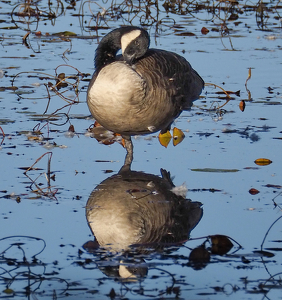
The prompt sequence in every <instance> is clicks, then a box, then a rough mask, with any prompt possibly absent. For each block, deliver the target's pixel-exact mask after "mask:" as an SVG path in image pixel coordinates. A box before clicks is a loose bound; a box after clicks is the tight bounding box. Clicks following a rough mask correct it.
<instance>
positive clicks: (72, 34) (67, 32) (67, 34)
mask: <svg viewBox="0 0 282 300" xmlns="http://www.w3.org/2000/svg"><path fill="white" fill-rule="evenodd" d="M52 35H58V36H77V34H76V33H74V32H71V31H62V32H57V33H53V34H52Z"/></svg>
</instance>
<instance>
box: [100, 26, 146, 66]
mask: <svg viewBox="0 0 282 300" xmlns="http://www.w3.org/2000/svg"><path fill="white" fill-rule="evenodd" d="M132 28H134V27H133V26H125V27H121V28H117V29H115V30H113V31H111V32H110V33H108V34H107V35H105V36H104V37H103V38H102V40H101V42H100V44H99V45H98V47H97V49H96V54H95V59H94V65H95V71H96V72H97V71H99V70H100V69H101V68H102V67H103V66H105V65H107V64H109V63H111V62H113V61H115V58H116V54H117V52H118V51H119V50H120V49H121V36H122V35H123V34H125V33H127V32H129V31H130V30H132ZM135 28H136V29H140V28H139V27H135Z"/></svg>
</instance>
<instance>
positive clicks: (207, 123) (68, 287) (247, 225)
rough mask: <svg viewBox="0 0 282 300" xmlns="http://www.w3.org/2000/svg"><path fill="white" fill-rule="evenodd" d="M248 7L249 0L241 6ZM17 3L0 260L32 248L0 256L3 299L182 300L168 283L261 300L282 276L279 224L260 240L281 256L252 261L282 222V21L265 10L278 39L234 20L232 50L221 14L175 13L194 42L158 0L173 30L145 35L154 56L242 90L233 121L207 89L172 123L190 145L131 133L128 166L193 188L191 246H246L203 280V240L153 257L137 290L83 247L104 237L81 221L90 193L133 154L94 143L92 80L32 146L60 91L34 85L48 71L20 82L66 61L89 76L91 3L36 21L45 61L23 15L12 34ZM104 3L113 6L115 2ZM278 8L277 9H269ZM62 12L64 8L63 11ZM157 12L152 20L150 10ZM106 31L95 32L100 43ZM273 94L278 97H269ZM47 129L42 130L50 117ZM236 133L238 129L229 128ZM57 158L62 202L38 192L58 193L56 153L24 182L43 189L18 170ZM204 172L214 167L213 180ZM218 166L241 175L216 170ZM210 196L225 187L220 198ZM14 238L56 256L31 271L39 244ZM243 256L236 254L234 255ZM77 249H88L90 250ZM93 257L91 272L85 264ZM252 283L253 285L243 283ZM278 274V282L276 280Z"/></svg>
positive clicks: (3, 117) (5, 32) (2, 153)
mask: <svg viewBox="0 0 282 300" xmlns="http://www.w3.org/2000/svg"><path fill="white" fill-rule="evenodd" d="M99 3H100V2H99ZM243 4H244V3H241V2H239V7H241V8H242V9H244V7H243ZM16 5H17V3H13V1H12V2H9V3H7V2H0V7H1V12H0V20H3V22H1V23H0V25H1V26H0V32H1V36H0V41H1V47H0V60H1V63H0V69H1V70H2V71H4V77H3V78H1V79H0V86H1V87H9V86H11V84H12V83H13V85H14V86H17V87H18V90H17V91H11V90H4V91H2V90H1V92H0V126H1V127H2V129H3V131H4V133H5V135H6V136H5V139H4V141H3V142H2V145H1V150H0V164H1V173H0V174H1V175H0V197H1V198H0V212H1V218H0V228H1V234H0V238H2V239H3V238H6V239H5V240H0V253H2V251H4V250H6V249H8V248H9V246H10V245H11V244H13V243H15V242H19V241H20V242H23V243H24V245H23V246H22V247H23V249H24V250H23V251H22V250H19V249H18V248H17V247H15V246H13V247H12V248H11V249H9V250H7V251H6V252H5V253H2V254H1V260H0V261H1V265H0V267H1V271H0V274H1V276H0V297H5V296H7V295H8V294H7V291H6V292H5V289H6V288H7V287H9V288H10V289H12V294H11V296H13V297H14V298H17V299H18V298H27V297H28V296H26V295H25V294H24V291H25V289H24V288H25V287H26V286H27V285H28V284H30V289H31V291H32V293H34V294H33V296H34V297H37V299H51V298H52V297H54V293H55V294H56V296H57V297H58V298H59V297H60V298H62V297H67V296H68V298H69V299H77V298H78V297H79V298H80V299H88V298H89V299H90V298H93V297H98V298H99V299H108V298H109V296H108V295H109V293H110V291H111V289H112V288H113V289H114V290H115V293H116V298H119V299H120V298H121V299H122V298H128V299H148V298H153V297H159V298H161V297H163V298H170V297H175V296H176V294H177V291H178V290H177V289H174V290H173V292H171V294H169V291H170V290H169V287H174V288H175V287H177V288H179V291H180V295H179V297H180V298H182V299H195V298H197V299H226V298H228V299H258V298H259V299H263V297H264V296H263V293H255V292H257V291H259V284H260V283H264V282H266V281H267V280H268V279H269V278H271V276H274V275H275V274H277V273H279V272H280V271H281V251H278V250H277V249H280V250H281V229H280V228H281V221H279V220H278V222H277V223H276V224H275V225H274V226H273V227H272V228H271V229H270V232H269V234H268V235H267V237H266V241H265V243H264V245H263V249H265V250H267V249H268V248H276V250H267V251H270V252H272V253H273V254H275V255H274V256H273V257H271V258H268V257H264V258H261V257H259V256H255V255H254V254H253V251H254V250H259V249H260V247H261V244H262V242H263V239H264V237H265V234H266V232H267V231H268V229H269V228H270V226H271V224H272V223H273V222H275V220H277V219H278V218H279V217H280V216H281V205H282V201H281V195H280V194H279V193H280V191H281V181H282V176H281V165H282V158H281V138H282V136H281V120H280V119H281V71H282V66H281V59H280V57H281V55H280V53H281V46H282V45H281V23H279V22H280V21H279V20H277V18H276V19H275V17H276V16H277V14H276V11H275V10H274V9H272V10H270V11H269V12H268V13H269V15H270V18H269V19H268V23H267V25H268V27H267V28H266V29H268V30H260V28H259V27H258V25H257V24H256V21H255V13H254V12H253V11H251V10H250V11H249V12H246V13H243V14H242V15H239V19H238V21H241V22H242V23H239V24H238V25H235V24H234V23H233V22H231V21H230V22H228V23H227V25H228V27H229V28H230V29H231V31H230V39H231V42H232V46H233V48H234V49H233V50H232V46H231V44H230V40H229V37H228V36H226V37H224V38H223V39H222V38H221V37H220V33H219V32H216V31H212V30H211V29H212V28H219V27H218V26H217V24H219V23H220V22H221V21H220V20H219V19H218V18H217V17H215V16H214V17H213V19H212V14H207V13H205V12H204V10H202V11H203V12H201V10H200V11H199V12H198V13H197V14H196V15H195V14H191V15H190V14H187V15H186V16H185V15H176V14H171V13H170V14H169V16H170V17H171V18H172V19H174V20H175V22H176V24H177V25H181V26H182V27H183V28H182V30H183V31H187V32H192V33H194V34H195V36H185V37H183V36H177V35H175V30H174V29H173V28H172V27H171V25H173V22H172V19H168V20H166V13H165V12H164V8H163V7H162V6H161V5H162V3H159V8H160V10H161V12H160V14H159V16H158V18H160V19H161V18H165V19H164V20H163V24H165V25H162V26H159V27H158V31H157V27H156V25H155V24H153V25H152V26H149V27H148V29H149V32H150V34H151V47H158V48H163V49H166V50H169V51H174V52H176V53H179V54H181V55H183V56H184V57H185V58H186V59H187V60H189V61H190V63H191V64H192V66H193V68H195V69H196V70H197V71H198V72H199V74H200V75H201V76H202V77H203V79H204V80H205V81H206V82H210V83H214V84H216V85H219V86H221V87H223V88H225V89H226V90H229V91H234V92H235V91H238V90H240V91H241V95H240V97H238V96H233V95H232V97H233V99H232V100H230V101H229V103H227V104H226V105H225V106H224V107H223V109H224V110H225V111H224V113H223V114H221V115H217V114H216V113H214V112H209V111H207V109H209V108H210V107H212V106H215V105H217V103H213V102H214V101H219V103H220V105H222V104H223V103H224V101H223V100H219V98H218V95H217V94H215V92H217V91H219V90H218V89H214V88H212V87H206V88H205V90H204V92H203V94H202V96H203V97H202V98H201V99H199V100H198V101H196V102H195V103H194V106H193V107H192V109H191V111H188V112H184V113H182V115H181V116H180V117H179V118H178V119H177V120H176V122H175V124H174V126H176V127H178V128H180V129H181V130H182V131H183V132H184V133H185V136H186V137H185V139H184V140H183V141H182V143H180V144H179V145H178V146H176V147H174V146H173V145H172V142H171V143H170V144H169V145H168V147H167V148H164V147H162V146H161V145H160V143H159V141H158V139H157V137H156V135H150V136H145V137H142V136H141V137H136V138H134V139H133V143H134V160H133V163H132V169H133V170H137V171H143V172H145V173H148V174H154V175H160V168H163V169H166V170H168V171H170V173H171V175H172V176H173V177H174V179H173V182H174V184H175V185H182V184H183V183H184V182H185V184H186V186H187V188H188V192H187V196H186V197H187V198H189V199H191V200H192V201H200V202H201V203H202V204H203V211H204V215H203V217H202V219H201V220H200V222H199V224H198V225H197V226H196V227H195V228H194V229H193V231H192V232H191V238H198V237H204V236H209V235H214V234H222V235H227V236H229V237H231V238H233V239H234V240H236V241H237V242H238V243H240V244H241V245H242V246H243V249H238V247H236V246H235V247H234V249H232V250H231V251H230V252H229V254H230V256H228V255H227V256H219V255H212V257H211V262H210V263H209V264H208V265H207V266H206V267H205V268H203V269H202V270H198V271H196V270H194V269H192V268H191V267H190V266H188V265H187V262H188V256H189V254H190V252H191V249H193V248H194V247H196V246H199V245H200V244H201V243H202V242H204V239H203V240H195V241H188V242H186V243H185V246H186V247H184V246H182V247H180V248H179V249H176V250H175V251H174V252H172V253H170V254H161V253H151V254H150V255H145V256H144V258H143V259H144V261H145V262H146V263H147V264H146V267H147V268H148V274H147V277H145V278H143V279H140V281H139V282H135V283H123V282H121V281H119V280H115V279H114V278H113V277H111V276H109V275H106V274H104V273H102V271H101V266H100V264H101V255H100V254H99V253H98V254H94V255H93V254H91V253H88V252H87V251H85V250H84V249H83V248H82V246H83V244H84V243H85V242H87V241H89V240H92V241H93V240H94V237H93V235H92V233H91V231H90V229H89V227H88V224H87V221H86V217H85V206H86V202H87V200H88V197H89V195H90V193H91V192H92V190H93V189H94V188H95V187H96V186H97V185H98V184H99V183H100V182H102V181H103V180H104V179H106V178H108V177H110V176H111V175H113V174H115V173H117V172H118V171H119V169H120V168H121V167H122V165H123V160H124V157H125V149H123V147H122V146H121V145H119V144H118V143H115V144H112V145H109V146H107V145H102V144H99V143H98V142H97V141H96V140H95V139H93V138H90V137H88V136H87V135H85V133H86V132H87V128H88V127H89V126H90V125H91V124H92V123H93V121H94V120H93V119H92V118H91V117H90V113H89V111H88V108H87V105H86V89H87V85H88V82H87V81H80V82H79V90H80V93H79V104H76V105H73V106H72V107H71V110H70V111H68V108H65V109H63V110H62V111H60V112H64V113H68V114H69V116H70V120H69V122H67V123H66V124H65V125H63V126H58V124H59V122H56V123H55V124H49V128H48V127H47V126H45V127H43V128H42V129H41V131H42V136H43V137H44V139H43V140H38V141H37V140H30V139H28V137H30V132H31V131H32V129H33V128H34V126H36V125H37V124H38V121H37V120H34V118H35V115H42V114H43V112H44V111H45V109H46V106H47V101H48V99H47V98H44V97H46V95H47V92H46V88H45V86H44V83H48V81H51V82H52V83H54V80H53V81H52V78H51V79H46V80H40V79H39V78H38V76H41V75H42V74H41V75H38V74H35V73H32V75H35V77H28V75H30V74H31V73H29V74H28V73H23V74H19V76H18V77H16V78H15V79H14V81H13V82H12V80H13V76H15V75H17V74H18V73H20V72H32V71H36V72H44V73H46V74H50V75H51V76H54V75H55V72H54V69H55V68H56V67H57V66H59V65H61V64H69V65H71V66H73V67H75V68H77V69H78V70H79V71H80V72H82V73H85V74H87V73H89V74H92V73H93V71H94V70H93V57H94V51H95V48H96V47H97V39H96V38H95V37H93V38H91V37H90V35H93V36H95V35H96V32H95V31H92V32H90V33H89V32H88V31H87V29H86V27H82V26H81V21H86V23H83V24H84V25H85V24H87V25H88V24H91V25H92V26H93V25H94V24H95V22H94V21H93V20H92V19H91V12H90V11H89V8H88V4H87V3H86V4H85V5H84V11H85V14H86V15H85V17H84V19H83V20H82V18H79V17H78V16H76V15H73V14H74V13H78V11H79V6H80V3H77V7H76V11H73V10H71V9H66V10H65V14H64V15H61V16H60V17H58V18H57V19H55V20H54V22H53V23H54V24H52V22H51V21H49V20H48V19H44V18H41V19H40V20H39V22H38V24H36V23H33V24H31V25H30V29H31V30H32V32H31V34H30V36H29V40H28V42H29V43H30V45H31V46H32V48H33V49H34V50H35V51H36V52H39V53H35V52H34V51H33V50H32V49H31V48H30V49H28V48H27V47H26V46H25V45H23V44H22V37H23V36H24V35H25V34H26V32H27V31H26V29H27V27H26V25H25V24H24V22H23V19H21V20H22V22H18V21H17V22H16V23H17V24H18V25H19V28H17V29H6V27H7V26H12V25H13V23H12V20H11V17H10V15H9V14H8V13H9V12H11V10H12V8H13V7H15V6H16ZM44 5H45V4H43V3H41V2H39V8H40V9H41V10H48V9H47V8H46V7H45V6H44ZM100 5H101V6H102V7H106V8H107V7H108V6H109V5H108V4H102V3H100ZM107 5H108V6H107ZM221 5H224V4H221ZM226 5H227V4H226ZM268 5H269V6H270V7H274V6H275V5H274V4H271V3H269V4H268ZM64 6H65V7H66V6H67V4H66V3H65V2H64ZM17 9H19V7H17ZM91 9H92V11H94V12H95V13H97V11H98V8H97V5H95V4H94V3H91ZM278 12H279V10H278ZM152 13H153V14H154V16H155V17H156V12H155V9H153V8H152ZM280 13H281V12H280ZM137 16H139V15H137ZM123 17H124V18H125V19H127V18H131V17H133V15H132V14H131V15H128V14H126V13H125V14H123ZM138 20H139V18H138V17H136V18H134V19H133V24H135V25H137V24H139V23H138V22H139V21H138ZM205 20H207V21H205ZM89 22H90V23H89ZM70 24H72V26H71V25H70ZM107 24H108V26H110V28H111V29H112V28H115V27H117V26H119V25H121V24H127V22H126V21H125V20H122V19H119V20H115V18H110V16H107V15H106V18H105V20H104V21H103V20H102V21H101V23H100V26H107ZM245 24H247V26H246V25H245ZM203 26H205V27H207V28H208V29H209V30H210V32H209V33H208V34H207V35H202V34H201V28H202V27H203ZM248 26H249V27H248ZM39 30H40V31H41V32H42V36H41V37H38V36H36V35H35V34H34V32H35V31H39ZM66 30H68V31H72V32H75V33H76V34H77V35H78V36H77V37H74V38H68V37H66V38H64V39H62V38H59V37H50V36H46V33H49V34H52V33H57V32H62V31H66ZM108 31H109V30H108V29H101V30H99V31H98V33H99V36H103V35H104V34H106V33H107V32H108ZM156 32H157V34H156ZM82 37H83V38H82ZM86 37H87V38H86ZM70 48H71V50H70V52H69V53H66V54H65V57H66V58H67V60H66V59H65V58H63V57H62V55H63V53H64V52H65V51H66V50H67V49H70ZM38 49H39V50H38ZM183 50H185V51H183ZM249 68H252V76H251V78H250V79H249V81H248V84H247V87H248V89H249V91H250V92H251V99H252V100H251V101H248V99H249V97H248V93H247V91H246V88H245V82H246V79H247V77H248V71H249ZM59 70H60V71H59V73H60V72H65V73H66V74H68V75H75V74H76V71H75V70H73V69H71V68H63V67H62V68H60V69H59ZM42 76H43V75H42ZM87 78H90V76H88V77H87ZM38 84H39V86H37V85H38ZM268 87H271V88H272V89H273V90H271V92H269V89H268ZM19 91H20V92H21V94H20V97H19V95H18V94H19ZM22 92H25V93H26V92H28V94H23V93H22ZM65 96H67V97H69V98H70V99H73V98H74V97H75V93H74V91H73V90H68V91H67V92H66V94H65ZM241 100H247V101H246V108H245V111H244V112H241V111H240V110H239V102H240V101H241ZM66 104H67V102H65V101H64V100H62V99H61V98H60V97H58V96H54V97H52V98H51V101H50V105H49V109H48V113H52V112H54V111H55V110H56V109H58V108H61V107H62V106H64V105H66ZM39 119H40V117H39ZM63 120H64V117H63ZM10 121H11V122H10ZM40 124H41V126H43V125H45V122H40ZM70 124H72V125H73V126H74V128H75V134H74V135H73V136H72V137H70V136H69V135H68V134H66V133H67V131H68V127H69V125H70ZM48 130H49V131H48ZM226 130H236V132H234V133H227V132H226ZM47 137H49V138H51V140H49V143H51V144H52V143H53V142H55V143H56V145H57V146H56V147H48V144H47V145H46V142H47V140H46V138H47ZM0 138H2V135H1V133H0ZM48 151H49V152H52V158H51V164H50V166H51V167H50V168H51V171H52V172H54V173H53V174H55V181H53V180H51V182H50V184H51V188H50V189H51V191H53V192H54V194H53V195H54V197H52V195H51V193H49V194H48V195H43V194H42V191H44V192H45V191H47V189H46V187H47V185H48V184H47V180H46V176H45V173H46V172H47V171H48V164H47V162H48V156H47V154H46V155H45V156H44V157H42V158H41V159H40V160H39V161H38V163H37V164H36V165H35V166H36V167H37V168H40V170H33V171H29V172H28V173H27V174H28V175H29V176H30V178H31V179H32V180H35V182H36V184H37V185H38V186H37V187H36V186H35V185H34V184H33V185H31V184H32V181H31V180H30V179H29V178H27V177H26V176H25V175H24V174H23V172H24V170H23V169H21V168H24V167H25V168H28V167H30V166H31V165H32V164H33V163H35V162H36V160H37V159H39V158H40V157H41V156H42V155H43V154H44V153H46V152H48ZM258 158H268V159H270V160H271V161H272V164H270V165H267V166H257V165H256V164H255V163H254V161H255V160H256V159H258ZM206 168H210V169H212V171H213V172H206V171H205V169H206ZM105 170H111V171H112V173H106V172H105ZM220 170H221V171H222V170H229V171H231V170H233V171H235V170H236V172H218V171H220ZM41 173H42V175H41V176H40V177H38V176H39V175H40V174H41ZM30 185H31V188H30ZM267 185H272V186H267ZM274 185H276V188H275V187H274ZM39 187H40V188H41V189H42V190H41V192H40V190H38V188H39ZM251 188H256V189H257V190H259V191H260V193H258V194H257V195H251V194H250V193H249V190H250V189H251ZM206 189H207V190H206ZM208 189H216V190H217V191H215V192H213V193H212V192H210V191H208ZM32 190H33V192H32ZM34 191H35V192H34ZM36 191H37V192H36ZM38 191H39V192H38ZM274 197H276V198H275V199H274ZM273 199H274V201H275V202H276V204H277V205H278V206H277V207H275V205H274V202H273ZM17 202H19V203H17ZM12 236H29V237H37V238H41V239H42V240H44V241H45V243H46V248H44V251H42V252H41V253H40V254H38V255H36V258H37V259H38V262H37V264H35V265H30V266H29V269H28V266H27V265H26V264H22V263H21V262H22V259H23V255H25V256H26V258H27V261H28V262H29V263H31V261H32V256H33V255H35V254H36V253H38V252H39V251H40V249H42V244H43V242H42V241H34V240H33V239H31V238H23V237H13V238H12ZM274 241H276V242H274ZM187 247H188V248H190V249H188V248H187ZM235 250H238V251H237V252H236V253H235V254H234V253H233V252H234V251H235ZM79 251H82V252H81V254H79ZM232 253H233V254H232ZM102 257H103V255H102ZM242 257H244V258H246V259H248V260H249V263H244V260H243V261H242ZM9 259H14V260H15V263H14V264H13V265H11V264H10V265H9V264H8V260H9ZM87 259H88V264H84V263H85V260H87ZM39 262H40V263H39ZM41 262H42V263H43V264H45V266H42V265H41ZM77 262H79V263H77ZM118 262H119V258H118V257H115V258H114V259H112V260H110V262H109V264H110V266H113V265H118ZM28 270H31V271H32V272H33V273H34V274H36V275H34V277H33V278H32V279H31V281H32V282H31V283H28V281H27V276H25V274H27V273H28ZM162 270H164V272H162ZM8 271H9V272H8ZM53 271H54V272H55V273H52V272H53ZM21 272H22V273H21ZM16 274H18V275H17V276H16ZM42 277H44V278H47V279H48V280H43V279H42ZM242 278H247V280H249V281H248V282H247V283H246V282H244V281H243V280H242ZM274 279H276V280H278V276H275V277H274ZM40 280H41V281H42V282H41V284H39V282H40ZM271 283H272V284H273V286H274V287H275V288H271V287H269V286H268V287H266V288H265V290H266V291H267V292H268V293H267V297H268V299H278V298H279V297H281V296H280V290H281V282H278V281H276V282H271ZM214 287H220V288H221V289H214ZM141 288H142V289H143V292H142V290H141ZM43 291H44V292H43ZM54 291H55V292H54ZM29 297H30V296H29Z"/></svg>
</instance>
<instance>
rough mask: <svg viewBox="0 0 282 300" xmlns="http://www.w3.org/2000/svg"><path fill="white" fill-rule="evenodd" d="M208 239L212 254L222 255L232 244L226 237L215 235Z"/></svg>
mask: <svg viewBox="0 0 282 300" xmlns="http://www.w3.org/2000/svg"><path fill="white" fill-rule="evenodd" d="M209 238H210V240H211V243H212V247H211V251H212V253H213V254H218V255H224V254H226V253H227V252H229V251H230V249H231V248H232V247H233V243H232V242H231V241H230V239H229V238H228V237H227V236H226V235H221V234H216V235H211V236H210V237H209Z"/></svg>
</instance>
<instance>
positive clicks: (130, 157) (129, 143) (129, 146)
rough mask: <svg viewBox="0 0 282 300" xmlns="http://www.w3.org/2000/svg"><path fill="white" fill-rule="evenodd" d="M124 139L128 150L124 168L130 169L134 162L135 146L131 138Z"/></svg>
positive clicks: (125, 137)
mask: <svg viewBox="0 0 282 300" xmlns="http://www.w3.org/2000/svg"><path fill="white" fill-rule="evenodd" d="M123 138H124V146H125V149H126V152H127V153H126V157H125V160H124V167H126V166H127V167H128V168H129V169H130V166H131V163H132V161H133V144H132V140H131V137H130V136H123Z"/></svg>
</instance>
